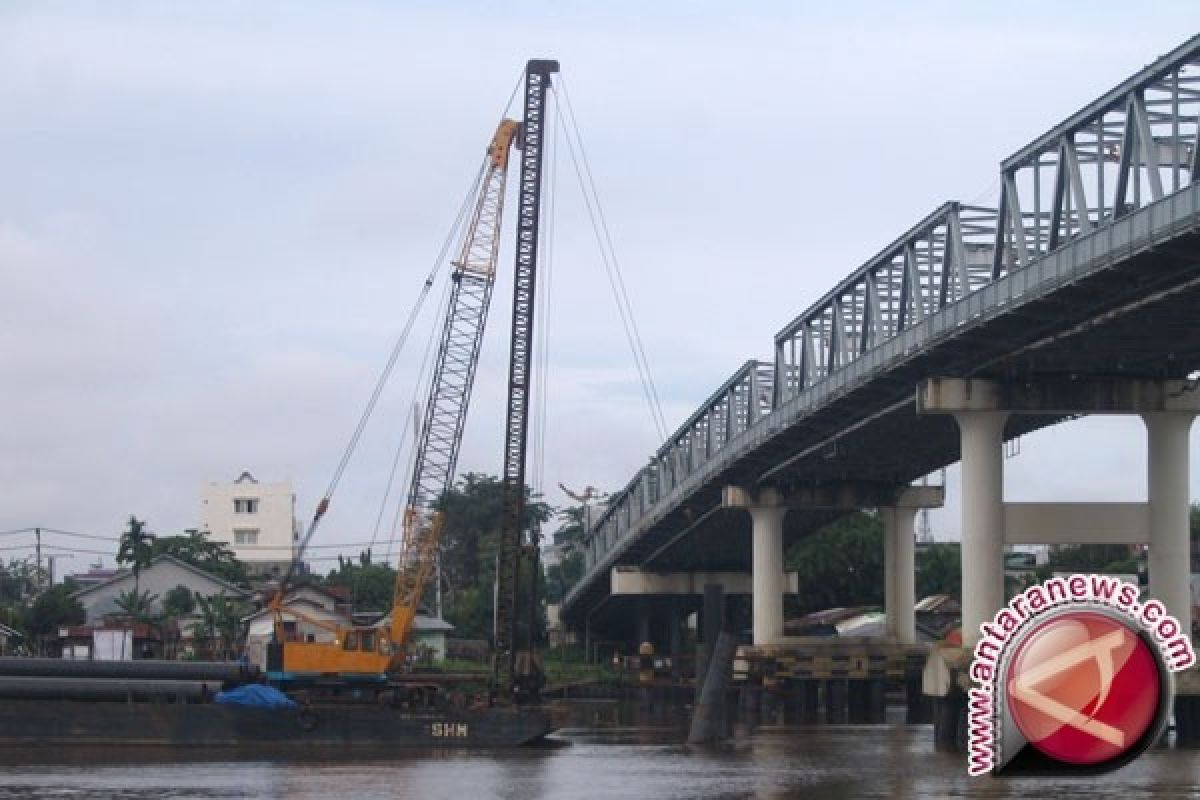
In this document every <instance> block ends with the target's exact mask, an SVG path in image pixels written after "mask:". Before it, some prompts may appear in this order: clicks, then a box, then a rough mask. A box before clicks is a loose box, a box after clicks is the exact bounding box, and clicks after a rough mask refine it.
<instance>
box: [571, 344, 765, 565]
mask: <svg viewBox="0 0 1200 800" xmlns="http://www.w3.org/2000/svg"><path fill="white" fill-rule="evenodd" d="M773 379H774V367H773V365H771V364H769V363H764V362H761V361H747V362H746V363H745V364H743V365H742V366H741V367H740V368H739V369H738V371H737V372H735V373H733V375H732V376H731V377H730V378H729V380H727V381H725V383H723V384H721V387H720V388H719V389H717V391H715V392H714V393H713V394H712V396H711V397H709V399H708V401H707V402H706V403H705V404H704V405H702V406H701V407H700V409H699V410H698V411H696V413H694V414H692V416H690V417H689V418H688V419H687V420H686V421H685V422H684V423H683V424H682V425H681V426H679V428H678V429H676V431H675V432H674V433H673V434H672V435H671V437H670V438H668V439H667V442H666V444H664V445H663V446H662V447H661V448H659V450H658V452H657V453H655V455H654V457H653V458H652V459H651V461H650V463H649V464H648V465H647V466H645V467H643V468H642V469H641V470H639V471H638V473H637V474H636V475H635V476H634V477H633V480H632V481H630V482H629V484H628V485H626V486H625V488H624V489H622V490H621V491H619V492H617V493H616V494H614V495H612V496H611V497H610V498H609V501H608V503H609V504H608V509H607V510H606V511H605V512H604V513H603V514H602V515H601V516H600V518H599V519H598V520H597V522H596V525H595V526H594V527H593V529H592V531H591V532H589V534H588V538H587V539H586V542H585V547H584V565H585V567H587V568H590V567H591V565H592V564H593V563H594V562H595V561H596V560H597V559H599V558H600V557H601V556H602V555H603V553H605V552H607V551H608V549H609V548H610V547H611V546H612V545H613V544H614V543H615V542H617V541H618V540H619V539H620V537H621V536H622V535H624V533H625V532H626V531H628V530H629V528H630V527H631V525H633V524H635V523H636V521H637V520H638V519H640V518H641V516H642V515H643V514H645V513H646V511H647V510H648V509H649V508H650V507H651V506H653V505H655V504H656V503H658V502H659V501H660V500H662V499H663V498H664V497H665V496H667V495H669V494H670V493H671V492H672V491H674V490H675V489H676V488H677V487H678V486H679V484H680V483H682V482H683V480H684V479H685V478H687V476H688V475H690V474H691V473H692V472H693V471H694V470H696V469H698V468H699V467H701V466H703V465H704V463H706V462H707V461H708V460H709V459H711V458H712V457H713V456H715V455H716V454H717V453H718V452H720V451H721V450H722V449H723V448H724V447H725V446H726V445H727V444H728V443H729V442H731V441H732V440H733V439H734V438H736V437H737V436H738V435H739V434H740V433H742V432H744V431H746V430H747V429H749V428H750V427H751V426H752V425H754V424H755V423H756V422H757V421H758V420H759V419H761V418H762V417H763V416H765V415H767V414H769V413H770V412H771V401H772V381H773Z"/></svg>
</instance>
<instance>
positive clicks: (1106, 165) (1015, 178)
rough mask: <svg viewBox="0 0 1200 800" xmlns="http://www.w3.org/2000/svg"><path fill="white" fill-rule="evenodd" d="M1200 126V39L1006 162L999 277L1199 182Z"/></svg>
mask: <svg viewBox="0 0 1200 800" xmlns="http://www.w3.org/2000/svg"><path fill="white" fill-rule="evenodd" d="M1198 123H1200V36H1196V37H1193V38H1192V39H1190V40H1189V41H1187V42H1185V43H1184V44H1183V45H1181V46H1179V47H1177V48H1176V49H1175V50H1173V51H1171V52H1170V53H1168V54H1167V55H1165V56H1163V57H1162V58H1160V59H1158V60H1157V61H1155V62H1154V63H1153V64H1151V65H1149V66H1148V67H1146V68H1145V69H1143V70H1142V71H1141V72H1139V73H1138V74H1136V75H1134V76H1132V77H1131V78H1129V79H1128V80H1126V81H1124V82H1123V83H1121V84H1120V85H1119V86H1117V87H1115V88H1114V89H1113V90H1112V91H1110V92H1108V93H1107V94H1105V95H1104V96H1103V97H1101V98H1099V99H1098V100H1096V101H1095V102H1093V103H1090V104H1089V105H1087V106H1085V107H1084V108H1082V109H1080V110H1079V111H1078V112H1076V113H1075V114H1073V115H1071V116H1070V117H1069V118H1068V119H1067V120H1065V121H1064V122H1063V123H1062V124H1060V125H1058V126H1056V127H1055V128H1053V129H1052V130H1050V131H1048V132H1047V133H1046V134H1045V135H1043V136H1041V137H1039V138H1038V139H1036V140H1034V141H1033V142H1031V143H1030V144H1028V145H1026V146H1025V147H1023V148H1022V149H1021V150H1019V151H1018V152H1016V153H1015V154H1013V155H1012V156H1010V157H1009V158H1007V159H1005V161H1004V162H1003V163H1002V164H1001V194H1000V224H999V225H998V227H997V229H996V248H995V251H994V262H993V265H992V269H993V275H995V276H999V275H1001V274H1003V273H1005V272H1007V271H1010V270H1013V269H1017V268H1020V267H1024V266H1027V265H1029V264H1030V263H1032V262H1033V261H1035V260H1036V259H1038V258H1040V257H1042V256H1043V255H1045V254H1046V253H1048V252H1050V251H1052V250H1055V249H1057V248H1058V247H1059V246H1060V245H1063V244H1065V243H1067V242H1068V241H1070V240H1071V239H1074V238H1075V237H1077V236H1080V235H1082V234H1086V233H1090V232H1091V231H1093V230H1095V229H1096V228H1097V227H1100V226H1103V225H1104V224H1105V223H1107V222H1111V221H1112V220H1114V219H1119V218H1120V217H1123V216H1125V215H1126V214H1128V213H1130V212H1131V211H1134V210H1136V209H1138V208H1141V207H1143V206H1145V205H1146V204H1148V203H1152V202H1154V201H1156V200H1161V199H1162V198H1163V197H1164V196H1166V195H1168V194H1171V193H1173V192H1175V191H1178V190H1179V189H1182V188H1184V187H1186V186H1188V185H1190V184H1191V182H1192V181H1194V180H1195V179H1196V177H1197V175H1198V173H1200V148H1197V146H1196V141H1197V133H1198V132H1200V125H1198Z"/></svg>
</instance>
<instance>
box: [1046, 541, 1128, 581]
mask: <svg viewBox="0 0 1200 800" xmlns="http://www.w3.org/2000/svg"><path fill="white" fill-rule="evenodd" d="M1138 570H1139V565H1138V563H1137V560H1136V559H1135V558H1133V557H1132V555H1131V553H1130V550H1129V546H1128V545H1123V544H1071V545H1065V546H1063V547H1057V548H1055V549H1053V550H1051V551H1050V557H1049V559H1047V561H1046V563H1045V564H1043V565H1042V566H1040V567H1038V568H1037V570H1036V572H1035V575H1036V578H1037V580H1039V581H1044V580H1046V579H1047V578H1049V577H1050V576H1051V575H1053V574H1054V573H1055V572H1108V573H1117V574H1125V575H1129V574H1137V572H1138Z"/></svg>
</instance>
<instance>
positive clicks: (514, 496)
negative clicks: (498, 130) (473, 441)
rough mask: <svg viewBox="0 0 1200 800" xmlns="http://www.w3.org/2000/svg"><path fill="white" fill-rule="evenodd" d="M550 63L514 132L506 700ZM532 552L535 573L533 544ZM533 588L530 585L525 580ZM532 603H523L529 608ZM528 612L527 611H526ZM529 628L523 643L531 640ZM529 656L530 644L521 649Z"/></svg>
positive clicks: (502, 651)
mask: <svg viewBox="0 0 1200 800" xmlns="http://www.w3.org/2000/svg"><path fill="white" fill-rule="evenodd" d="M557 72H558V62H557V61H550V60H543V59H536V60H533V61H530V62H528V63H527V64H526V65H525V102H524V114H525V116H524V123H523V125H522V129H521V140H520V144H519V147H520V149H521V183H520V195H519V198H518V203H517V246H516V268H515V274H514V276H513V304H512V341H511V346H510V351H509V365H508V411H507V414H506V417H505V419H506V425H507V427H506V431H505V439H504V474H503V496H504V501H503V517H502V521H501V527H500V546H499V553H498V555H497V568H496V614H495V619H496V631H495V649H494V653H493V662H492V680H493V688H494V691H495V692H496V693H497V694H498V696H499V697H500V698H501V699H502V700H505V701H507V700H509V699H512V698H513V694H514V689H516V688H518V687H515V686H514V681H513V677H514V671H515V667H516V657H517V649H518V648H517V642H516V610H517V609H516V606H517V586H518V583H519V577H520V576H519V560H520V550H521V544H522V542H521V530H522V527H523V524H522V523H523V521H524V517H525V449H526V438H527V432H528V423H529V398H530V391H531V388H532V380H533V373H532V370H531V355H532V350H533V322H534V297H535V294H534V290H535V287H536V279H537V255H538V223H539V221H540V212H541V200H542V152H543V144H544V141H545V125H544V123H545V116H546V95H547V94H548V92H549V90H550V76H551V75H552V74H554V73H557ZM532 544H533V545H534V547H533V548H531V549H532V550H534V559H535V567H534V568H535V569H536V542H532ZM531 584H532V585H533V586H534V587H536V585H537V581H536V580H533V581H531ZM535 602H536V600H535V599H533V598H531V603H535ZM531 610H532V606H531ZM532 636H533V632H532V628H530V630H529V638H530V639H531V640H532ZM529 644H530V649H531V650H532V641H530V642H529Z"/></svg>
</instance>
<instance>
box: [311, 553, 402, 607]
mask: <svg viewBox="0 0 1200 800" xmlns="http://www.w3.org/2000/svg"><path fill="white" fill-rule="evenodd" d="M325 585H326V586H341V587H343V588H345V589H346V590H348V591H349V592H350V598H351V602H352V604H353V605H354V609H355V610H356V611H358V610H362V611H383V612H387V611H389V610H390V609H391V607H392V598H393V597H394V596H395V588H396V570H394V569H392V568H391V567H389V566H388V565H387V564H376V563H374V562H372V560H371V550H370V549H369V548H368V549H367V550H364V551H362V552H361V553H359V556H358V563H357V564H356V563H354V561H353V560H351V559H349V558H342V557H341V556H338V567H337V569H334V570H330V572H329V576H328V577H326V579H325Z"/></svg>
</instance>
